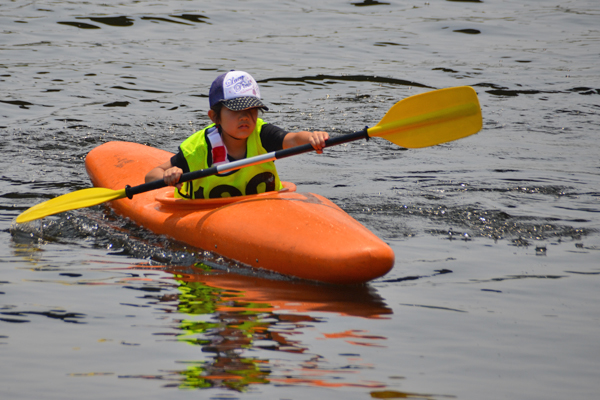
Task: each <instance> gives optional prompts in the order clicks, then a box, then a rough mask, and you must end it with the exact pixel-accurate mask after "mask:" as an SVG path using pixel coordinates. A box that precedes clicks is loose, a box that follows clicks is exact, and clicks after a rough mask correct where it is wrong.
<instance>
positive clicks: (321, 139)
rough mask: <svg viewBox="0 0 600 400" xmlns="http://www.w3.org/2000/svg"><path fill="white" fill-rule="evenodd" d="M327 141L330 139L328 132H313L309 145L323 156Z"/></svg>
mask: <svg viewBox="0 0 600 400" xmlns="http://www.w3.org/2000/svg"><path fill="white" fill-rule="evenodd" d="M327 139H329V134H328V133H327V132H321V131H315V132H311V135H310V138H309V140H308V143H310V144H311V145H312V147H314V149H315V150H316V151H317V153H319V154H322V153H323V149H324V148H325V141H326V140H327Z"/></svg>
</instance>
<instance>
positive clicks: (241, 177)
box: [175, 118, 283, 199]
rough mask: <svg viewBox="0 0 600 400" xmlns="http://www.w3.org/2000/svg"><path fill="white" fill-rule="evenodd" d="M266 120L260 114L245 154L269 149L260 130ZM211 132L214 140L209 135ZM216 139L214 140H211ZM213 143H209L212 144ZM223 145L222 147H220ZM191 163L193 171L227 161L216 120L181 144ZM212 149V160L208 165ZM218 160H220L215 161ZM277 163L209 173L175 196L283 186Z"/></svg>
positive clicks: (211, 195)
mask: <svg viewBox="0 0 600 400" xmlns="http://www.w3.org/2000/svg"><path fill="white" fill-rule="evenodd" d="M264 124H265V122H264V121H263V120H262V119H260V118H258V120H257V121H256V127H255V128H254V131H253V132H252V133H251V134H250V136H249V137H248V140H247V142H246V157H248V158H249V157H254V156H257V155H261V154H266V153H268V151H267V150H266V149H265V148H264V147H263V146H262V142H261V141H260V131H261V129H262V126H263V125H264ZM211 134H212V140H211V138H210V137H209V136H211ZM215 135H216V136H217V137H215ZM211 141H212V142H214V143H211ZM209 143H210V146H209ZM220 146H223V148H219V147H220ZM179 148H180V149H181V151H182V152H183V155H184V157H185V159H186V161H187V163H188V166H189V168H190V171H197V170H200V169H206V168H209V167H211V166H212V165H215V164H216V163H217V164H220V163H222V162H226V157H224V156H223V152H225V155H226V149H225V148H224V145H223V144H222V142H221V140H220V135H219V133H218V131H217V130H216V128H215V124H212V125H209V126H208V127H206V128H204V129H203V130H201V131H198V132H196V133H194V134H193V135H192V136H190V137H189V138H187V139H186V140H185V141H184V142H183V143H182V144H181V146H180V147H179ZM209 152H211V153H210V162H211V165H209ZM215 161H217V162H215ZM281 189H283V185H282V184H281V181H280V180H279V175H278V174H277V169H276V168H275V163H274V162H272V161H269V162H266V163H262V164H258V165H253V166H249V167H245V168H241V169H238V170H236V171H232V172H227V173H224V174H217V175H211V176H207V177H205V178H202V179H197V180H194V181H191V182H185V183H184V184H183V187H182V188H181V191H179V190H177V189H175V197H179V198H186V199H214V198H219V197H232V196H244V195H249V194H257V193H264V192H269V191H273V190H281Z"/></svg>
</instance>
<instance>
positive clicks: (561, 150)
mask: <svg viewBox="0 0 600 400" xmlns="http://www.w3.org/2000/svg"><path fill="white" fill-rule="evenodd" d="M599 16H600V6H599V5H598V4H597V2H595V1H592V0H572V1H563V2H560V3H548V2H547V1H539V0H538V1H529V2H527V3H526V4H523V3H522V2H517V1H512V0H507V1H500V2H491V1H441V0H440V1H430V2H419V3H415V2H407V1H387V2H385V1H379V2H377V1H349V2H315V1H310V0H306V1H284V2H276V3H273V2H261V1H252V2H247V1H233V2H225V3H224V2H216V1H204V2H190V1H169V2H155V1H118V2H117V1H104V2H102V3H101V4H92V3H81V2H71V1H60V0H55V1H49V0H46V1H36V2H28V1H20V0H17V1H11V2H8V3H6V4H3V5H0V23H1V24H2V30H1V31H0V38H1V40H0V85H1V86H0V87H1V88H2V94H1V95H0V116H1V117H0V135H1V140H0V149H1V150H2V156H1V157H0V171H1V173H0V242H1V246H0V248H1V249H2V250H1V253H0V262H1V266H2V272H0V274H1V275H0V352H2V360H3V362H2V367H0V382H1V383H2V384H1V385H0V394H2V397H3V398H4V397H6V398H11V399H33V398H35V399H39V398H57V399H59V398H60V399H63V398H65V397H74V398H75V397H76V398H81V399H92V398H107V397H111V398H132V397H140V398H141V397H144V398H159V397H160V398H164V397H165V396H167V397H169V398H192V397H193V398H197V397H198V396H202V397H206V398H227V399H233V398H239V399H250V398H286V399H289V398H306V397H309V396H313V397H316V398H322V397H329V398H336V399H342V398H357V399H358V398H406V397H409V398H435V399H444V398H463V399H471V398H500V397H503V398H504V397H510V398H519V399H539V398H549V399H552V398H555V399H562V398H578V399H592V398H596V397H597V392H598V389H599V386H598V383H597V382H598V378H599V374H598V370H599V368H598V360H599V359H600V352H599V350H598V346H597V345H596V342H597V334H598V329H599V327H600V313H599V312H598V308H597V307H596V303H597V301H598V289H599V281H598V279H599V275H600V268H599V266H598V265H599V264H598V259H599V258H598V257H599V254H600V253H599V250H600V235H599V233H598V229H600V220H599V219H598V215H599V214H598V213H599V212H600V207H599V199H600V194H599V188H600V164H599V162H598V154H600V148H599V147H600V146H599V145H598V141H597V140H596V136H597V135H596V133H597V129H598V128H597V127H598V126H599V123H600V117H599V116H598V115H599V112H600V97H599V95H600V80H599V79H598V76H600V66H599V65H600V64H598V54H599V50H600V48H599V45H598V41H599V39H600V34H599V31H598V27H597V21H598V17H599ZM232 68H236V69H242V70H246V71H248V72H250V73H251V74H253V76H255V77H256V78H257V80H259V83H260V85H261V90H262V95H263V97H264V99H265V101H266V103H267V104H268V105H269V107H270V109H271V111H270V112H268V113H267V114H265V116H264V117H265V119H266V120H268V121H269V122H273V123H275V124H278V125H280V126H282V127H285V128H287V129H289V130H296V129H325V130H328V131H329V132H330V133H331V134H332V135H336V134H343V133H349V132H352V131H355V130H359V129H362V128H363V127H364V126H365V125H367V126H373V125H375V124H376V123H377V122H378V121H379V119H381V118H382V117H383V115H384V114H385V112H386V111H387V110H388V109H389V108H390V107H391V106H392V105H393V104H394V103H395V102H397V101H399V100H401V99H403V98H405V97H408V96H411V95H414V94H418V93H423V92H425V91H429V90H432V89H438V88H444V87H452V86H462V85H469V86H472V87H474V88H475V90H476V91H477V93H478V95H479V99H480V102H481V106H482V111H483V116H484V129H483V130H482V131H481V132H480V133H479V134H477V135H475V136H471V137H469V138H466V139H463V140H460V141H457V142H453V143H449V144H444V145H441V146H436V147H432V148H427V149H419V150H406V149H401V148H398V147H396V146H395V145H393V144H391V143H388V142H387V141H385V140H384V139H377V138H376V139H372V140H370V141H368V142H357V143H352V144H347V145H343V146H338V147H336V148H331V149H328V150H327V151H326V152H325V154H324V155H316V154H306V155H302V156H298V157H292V158H288V159H286V160H281V161H279V162H278V163H277V165H278V169H279V172H280V175H281V176H282V177H283V178H284V179H286V180H290V181H293V182H295V183H296V184H297V185H298V189H299V190H300V191H310V192H316V193H319V194H321V195H324V196H326V197H328V198H330V199H332V200H333V201H335V202H336V203H337V204H338V205H340V206H341V207H342V208H344V210H346V211H347V212H348V213H350V214H351V215H352V216H353V217H354V218H356V219H357V220H359V221H360V222H361V223H363V224H364V225H365V226H367V227H368V228H369V229H371V230H372V231H373V232H375V233H376V234H377V235H378V236H379V237H381V238H382V239H383V240H385V241H386V242H388V243H389V244H390V246H391V247H392V249H393V250H394V252H395V254H396V265H395V267H394V269H393V270H392V271H391V272H390V273H389V274H388V275H387V276H384V277H382V278H380V279H378V280H376V281H374V282H372V283H370V284H368V285H367V286H365V287H360V288H356V287H351V288H331V287H324V286H320V285H314V284H309V283H301V282H289V281H276V280H273V279H263V278H260V277H253V276H240V275H237V274H234V273H232V272H231V268H230V272H229V273H228V272H227V270H226V268H227V265H226V263H224V262H223V261H222V260H220V259H219V258H218V256H213V255H209V256H206V255H204V253H203V252H199V251H197V249H189V248H186V247H185V246H183V245H181V244H178V243H173V242H172V241H170V240H168V238H164V237H156V236H155V235H152V234H151V233H149V232H146V231H145V230H143V229H140V228H139V227H135V226H133V225H132V224H131V223H129V222H127V221H126V220H124V219H122V218H120V217H117V216H115V215H114V214H112V213H111V211H110V209H108V208H107V207H103V206H98V207H93V208H90V209H84V210H78V211H73V212H69V213H65V214H62V215H58V216H55V217H50V218H47V219H45V220H43V221H39V222H36V223H32V224H29V225H27V226H19V227H17V226H16V225H14V219H15V218H16V216H17V215H18V214H19V213H21V212H22V211H24V210H25V209H27V208H28V207H31V206H33V205H35V204H37V203H39V202H41V201H44V200H47V199H50V198H53V197H55V196H58V195H61V194H64V193H67V192H70V191H74V190H78V189H82V188H86V187H89V186H90V183H89V179H88V177H87V175H86V173H85V168H84V164H83V161H84V159H85V155H86V154H87V153H88V152H89V151H90V150H91V149H93V148H94V147H96V146H98V145H99V144H101V143H104V142H106V141H110V140H127V141H134V142H138V143H144V144H148V145H151V146H156V147H160V148H163V149H166V150H169V151H176V149H177V146H178V145H179V143H180V142H181V141H182V140H183V139H185V138H186V137H187V136H189V135H190V134H191V133H193V132H194V131H195V130H197V129H200V128H202V127H203V126H204V125H206V124H207V123H208V118H207V115H206V113H207V110H208V99H207V94H208V87H209V85H210V82H211V81H212V80H213V79H214V78H215V77H216V76H217V75H218V74H220V73H222V72H224V71H227V70H229V69H232ZM194 264H198V265H201V266H202V265H204V266H209V267H212V268H213V272H212V273H209V272H206V271H204V270H203V269H202V268H200V267H193V265H194Z"/></svg>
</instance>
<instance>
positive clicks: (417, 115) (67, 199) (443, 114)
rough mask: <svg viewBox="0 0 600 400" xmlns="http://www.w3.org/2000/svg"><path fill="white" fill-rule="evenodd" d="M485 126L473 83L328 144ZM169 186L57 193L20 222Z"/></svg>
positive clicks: (200, 174) (408, 105)
mask: <svg viewBox="0 0 600 400" xmlns="http://www.w3.org/2000/svg"><path fill="white" fill-rule="evenodd" d="M481 127H482V117H481V108H480V106H479V100H478V99H477V94H476V93H475V90H473V88H471V87H469V86H460V87H454V88H447V89H439V90H434V91H431V92H426V93H422V94H417V95H414V96H411V97H408V98H406V99H403V100H400V101H399V102H397V103H396V104H394V106H392V108H390V109H389V110H388V112H387V113H386V114H385V115H384V117H383V118H382V119H381V121H379V123H378V124H377V125H375V126H374V127H372V128H365V129H363V130H362V131H358V132H354V133H350V134H348V135H343V136H336V137H333V138H330V139H328V140H327V141H326V142H325V147H330V146H335V145H338V144H342V143H348V142H351V141H354V140H359V139H369V138H370V137H374V136H376V137H382V138H384V139H386V140H389V141H390V142H392V143H394V144H396V145H398V146H401V147H406V148H420V147H429V146H435V145H437V144H441V143H446V142H450V141H452V140H457V139H461V138H464V137H467V136H469V135H472V134H474V133H477V132H479V130H481ZM312 150H314V149H313V147H312V146H311V145H310V144H305V145H303V146H298V147H292V148H289V149H283V150H278V151H273V152H270V153H267V154H263V155H259V156H256V157H251V158H245V159H243V160H238V161H234V162H231V163H227V164H222V165H218V166H214V167H210V168H207V169H203V170H199V171H192V172H188V173H185V174H183V175H181V178H180V179H179V182H187V181H191V180H194V179H199V178H204V177H206V176H210V175H216V174H220V173H224V172H229V171H233V170H236V169H240V168H243V167H249V166H251V165H257V164H262V163H265V162H269V161H274V160H278V159H281V158H285V157H290V156H293V155H297V154H302V153H307V152H309V151H312ZM165 186H167V185H166V183H165V182H164V181H163V180H157V181H154V182H149V183H145V184H142V185H138V186H133V187H131V186H127V187H126V188H124V189H121V190H112V189H106V188H89V189H83V190H78V191H75V192H72V193H67V194H65V195H62V196H59V197H56V198H54V199H51V200H48V201H46V202H43V203H40V204H37V205H35V206H33V207H31V208H29V209H28V210H26V211H24V212H23V213H22V214H21V215H19V216H18V217H17V222H18V223H23V222H28V221H32V220H35V219H39V218H43V217H46V216H49V215H53V214H58V213H61V212H65V211H69V210H75V209H78V208H84V207H91V206H95V205H97V204H101V203H105V202H107V201H111V200H118V199H122V198H125V197H128V198H130V199H131V198H132V197H133V196H134V195H136V194H139V193H144V192H148V191H151V190H155V189H160V188H162V187H165Z"/></svg>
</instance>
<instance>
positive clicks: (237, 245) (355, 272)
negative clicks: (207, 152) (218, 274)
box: [85, 142, 394, 284]
mask: <svg viewBox="0 0 600 400" xmlns="http://www.w3.org/2000/svg"><path fill="white" fill-rule="evenodd" d="M172 155H173V154H172V153H169V152H167V151H164V150H159V149H156V148H153V147H149V146H144V145H141V144H137V143H129V142H109V143H105V144H103V145H101V146H98V147H97V148H95V149H94V150H92V151H91V152H90V153H89V154H88V155H87V157H86V160H85V165H86V169H87V173H88V175H89V177H90V179H91V181H92V183H93V184H94V186H97V187H104V188H108V189H113V190H121V189H123V188H125V186H127V185H131V186H134V185H139V184H142V183H143V182H144V176H145V175H146V173H147V172H148V171H150V170H151V169H152V168H154V167H155V166H157V165H160V164H162V163H164V162H165V161H167V160H169V158H170V157H171V156H172ZM110 206H111V207H112V208H113V210H114V211H115V212H116V213H117V214H120V215H122V216H124V217H128V218H130V219H131V220H132V221H134V222H135V223H137V224H138V225H141V226H143V227H145V228H147V229H149V230H151V231H153V232H155V233H157V234H162V235H167V236H169V237H171V238H173V239H175V240H178V241H181V242H184V243H187V244H188V245H191V246H193V247H196V248H198V249H202V250H205V251H209V252H211V253H216V254H218V255H221V256H223V257H226V258H229V259H231V260H233V261H235V262H238V263H241V264H244V265H245V266H250V267H252V268H256V269H263V270H267V271H270V272H275V273H279V274H282V275H286V276H291V277H296V278H300V279H307V280H313V281H319V282H326V283H333V284H360V283H364V282H368V281H370V280H373V279H375V278H378V277H380V276H383V275H385V274H386V273H387V272H388V271H389V270H390V269H391V268H392V267H393V265H394V252H393V251H392V249H391V248H390V247H389V246H388V245H387V244H386V243H384V242H383V241H382V240H381V239H379V238H378V237H377V236H375V235H374V234H373V233H372V232H371V231H369V230H368V229H367V228H365V227H364V226H363V225H361V224H360V223H359V222H358V221H356V220H355V219H354V218H352V217H351V216H350V215H348V214H347V213H345V212H344V211H343V210H342V209H341V208H339V207H338V206H336V205H335V204H334V203H332V202H331V201H330V200H328V199H326V198H325V197H323V196H320V195H318V194H313V193H298V192H296V186H295V185H294V184H292V183H287V182H285V183H284V189H283V190H281V191H278V192H267V193H261V194H257V195H250V196H241V197H229V198H222V199H210V200H185V199H178V198H175V197H174V196H173V188H172V187H166V188H162V189H157V190H154V191H149V192H145V193H140V194H137V195H135V196H133V198H132V199H128V198H124V199H119V200H115V201H112V202H111V203H110Z"/></svg>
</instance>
